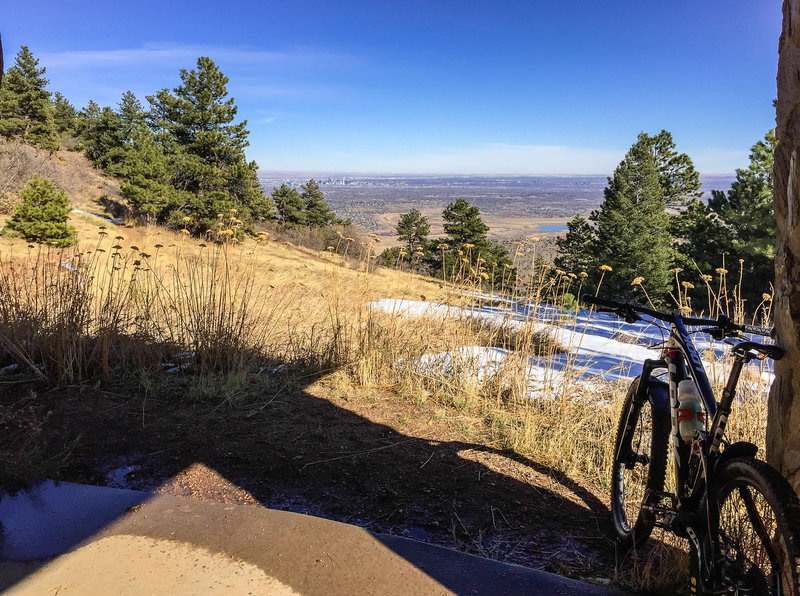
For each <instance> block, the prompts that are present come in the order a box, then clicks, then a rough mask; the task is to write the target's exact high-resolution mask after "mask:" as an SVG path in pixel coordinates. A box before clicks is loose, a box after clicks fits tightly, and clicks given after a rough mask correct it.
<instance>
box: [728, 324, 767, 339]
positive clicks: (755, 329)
mask: <svg viewBox="0 0 800 596" xmlns="http://www.w3.org/2000/svg"><path fill="white" fill-rule="evenodd" d="M737 327H739V329H741V330H742V331H744V332H745V333H749V334H751V335H765V336H767V337H772V333H773V331H774V329H771V328H769V327H761V326H760V325H737Z"/></svg>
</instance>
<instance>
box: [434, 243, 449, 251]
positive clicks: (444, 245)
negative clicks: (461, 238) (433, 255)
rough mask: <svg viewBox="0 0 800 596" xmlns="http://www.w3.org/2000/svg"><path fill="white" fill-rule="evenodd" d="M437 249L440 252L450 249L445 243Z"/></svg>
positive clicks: (438, 245) (437, 246)
mask: <svg viewBox="0 0 800 596" xmlns="http://www.w3.org/2000/svg"><path fill="white" fill-rule="evenodd" d="M436 248H438V249H439V250H447V249H448V248H449V247H448V246H447V245H446V244H445V243H444V242H442V243H441V244H437V245H436Z"/></svg>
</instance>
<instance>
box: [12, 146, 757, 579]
mask: <svg viewBox="0 0 800 596" xmlns="http://www.w3.org/2000/svg"><path fill="white" fill-rule="evenodd" d="M2 150H3V147H0V160H2V159H3V153H2ZM11 153H12V154H13V153H14V152H13V151H12V152H11ZM73 156H74V154H68V155H67V156H66V159H67V160H69V159H78V158H79V157H78V156H74V157H73ZM34 157H35V158H36V159H40V158H41V156H38V155H33V156H28V157H26V159H29V161H31V163H33V161H32V160H33V159H34ZM41 159H43V158H41ZM41 163H42V164H45V165H47V164H50V166H52V165H53V163H52V162H48V161H47V160H44V161H42V162H41ZM37 167H38V166H37ZM42 167H44V165H42ZM48 167H49V166H48ZM70 171H71V169H70ZM51 173H52V172H51ZM53 175H55V174H53ZM93 176H95V174H94V173H93V171H91V172H86V171H84V172H83V173H82V174H79V175H71V176H67V178H69V180H68V181H62V182H61V184H62V185H63V186H67V183H69V184H71V185H72V187H73V188H74V189H75V190H74V193H75V194H74V195H73V200H74V201H75V200H76V199H75V197H78V198H77V204H78V205H83V206H84V207H85V210H86V211H91V212H95V211H98V210H99V207H100V205H99V204H98V203H97V201H98V200H99V197H100V196H101V195H102V194H103V193H104V192H105V190H108V188H110V186H113V183H110V182H108V181H106V180H105V179H102V178H100V177H98V178H94V177H93ZM56 182H57V183H58V180H56ZM104 185H110V186H104ZM71 194H72V193H71ZM70 223H71V224H72V225H73V226H75V227H76V228H77V230H78V237H79V244H78V245H77V246H76V247H73V248H71V249H62V250H59V249H52V248H41V247H30V246H29V245H27V243H25V242H24V241H21V240H15V239H12V238H6V237H2V236H0V296H2V297H3V299H2V300H0V365H8V364H11V363H16V364H19V365H21V366H22V367H24V369H25V370H27V371H28V372H29V374H31V375H35V376H37V377H39V378H41V379H43V380H45V381H47V382H48V383H52V384H56V385H58V384H60V385H64V384H74V383H81V382H85V381H92V380H94V379H97V378H101V379H102V378H106V379H107V378H110V377H113V376H132V377H135V378H137V379H139V382H140V383H142V384H144V385H145V387H146V389H147V391H150V390H154V391H155V390H157V386H158V383H159V379H162V378H163V377H164V371H165V369H173V370H177V371H178V374H182V375H186V376H191V377H192V379H193V381H192V386H191V390H190V391H189V392H188V396H189V398H191V399H204V400H219V401H222V402H224V401H235V400H236V399H237V395H239V394H240V393H241V392H240V389H241V387H243V386H246V385H247V384H248V383H249V382H250V380H251V379H252V378H253V377H258V376H259V375H261V374H263V373H264V372H265V371H271V370H277V369H281V365H285V366H283V367H282V370H284V371H286V375H287V377H288V379H289V382H291V379H292V378H294V379H296V380H301V381H303V382H305V381H304V380H305V379H308V378H316V377H318V376H320V375H328V376H329V379H330V380H331V381H332V382H333V383H335V384H336V385H337V386H339V387H340V388H342V389H343V390H344V391H346V390H347V388H349V387H352V388H358V389H359V391H361V392H363V391H369V390H371V389H378V388H379V389H382V390H384V389H389V390H392V391H395V392H397V393H398V394H400V395H403V396H406V397H407V398H408V399H409V400H410V401H412V402H419V401H428V400H431V401H433V402H434V403H436V404H440V405H441V406H442V407H444V408H454V409H457V410H458V411H460V412H463V413H464V415H465V416H467V417H468V418H469V419H470V420H472V421H473V422H474V423H475V424H480V425H483V426H484V429H485V430H486V431H487V433H486V434H488V436H489V437H490V441H491V442H492V446H494V447H498V448H501V449H506V450H510V451H513V452H516V453H521V454H525V455H528V456H530V457H531V458H533V459H535V460H536V461H538V462H540V463H542V464H544V465H547V466H549V467H551V468H552V469H554V470H556V471H558V472H561V473H564V474H567V475H574V476H579V477H581V478H583V479H585V480H586V481H588V482H591V483H593V484H594V485H595V486H599V487H603V488H605V489H608V482H609V478H610V476H611V465H612V461H611V452H612V442H613V440H614V434H615V431H616V424H617V419H618V416H619V410H620V408H621V404H622V400H623V399H624V396H625V391H626V387H625V386H624V385H625V384H608V383H603V382H601V381H599V380H598V381H596V382H593V383H592V384H591V385H590V384H587V383H585V382H584V381H583V380H582V374H581V373H582V371H581V370H580V369H578V368H577V367H576V366H568V367H567V368H566V369H564V370H556V368H555V367H552V368H550V369H549V370H545V372H544V375H543V378H541V379H538V378H533V377H532V374H531V371H530V369H529V362H530V360H531V358H534V357H535V358H538V359H539V361H540V362H545V363H546V362H548V361H549V357H550V356H552V355H553V354H555V353H557V352H559V351H561V350H563V349H564V347H561V346H558V345H557V344H556V343H555V342H554V341H553V340H552V338H550V337H549V336H548V335H547V334H546V333H543V332H541V331H540V330H539V328H538V327H537V326H536V325H534V324H533V321H534V319H536V318H539V319H541V318H542V317H544V316H545V315H547V317H549V320H550V322H551V323H553V324H557V325H565V324H570V322H572V321H574V314H575V312H574V306H573V305H572V302H571V300H570V296H571V295H572V294H577V293H579V291H580V290H581V289H582V285H581V284H582V278H581V277H576V276H570V275H567V274H565V273H564V272H560V271H554V270H552V269H551V268H549V267H538V268H534V263H535V259H536V250H537V242H538V241H537V240H534V239H531V240H530V241H529V242H528V243H527V244H526V245H525V246H519V247H518V248H520V249H522V250H518V251H517V252H518V256H517V257H516V258H517V259H519V258H520V256H521V255H525V256H524V258H526V259H530V263H528V264H526V268H527V269H528V270H530V271H531V272H532V273H531V275H530V278H529V279H526V280H524V281H523V282H521V283H517V282H516V281H515V280H512V279H510V278H508V279H505V278H504V279H503V281H502V283H501V284H499V287H497V288H493V290H497V291H498V292H499V291H503V292H504V293H508V292H509V291H512V289H513V291H514V292H516V295H517V297H518V299H519V300H520V301H523V302H525V303H529V304H531V305H532V306H531V311H530V312H529V313H528V314H527V318H526V320H525V321H522V322H519V321H515V320H514V308H515V307H514V305H513V304H511V303H510V302H508V301H505V300H503V299H497V298H494V297H491V296H492V294H491V293H490V294H484V293H483V290H484V288H482V287H481V281H482V280H483V279H485V276H483V275H482V273H485V272H483V271H481V270H480V267H479V268H478V270H477V271H476V270H470V269H469V267H467V266H466V265H459V266H458V267H457V268H454V269H453V270H452V271H449V272H447V273H448V280H447V282H446V283H443V282H441V281H438V282H437V281H434V280H431V279H427V278H422V277H420V276H416V275H413V274H409V273H404V272H402V271H394V270H389V269H385V268H377V269H376V268H375V266H374V259H373V258H372V257H373V255H374V254H376V252H378V248H377V246H376V245H374V244H371V243H370V241H367V240H361V241H357V240H354V241H353V242H352V243H349V242H347V241H346V240H345V239H344V238H343V237H340V238H339V240H337V243H339V242H344V243H345V244H344V245H342V246H337V247H336V248H335V250H333V251H324V250H323V251H315V250H311V249H308V248H298V247H297V246H295V245H294V243H292V242H286V241H281V242H278V241H274V240H268V241H263V240H262V241H255V240H251V239H247V240H245V241H244V242H243V243H241V244H213V243H203V242H200V241H197V240H194V239H191V238H188V237H186V236H184V235H182V234H180V233H173V232H170V231H167V230H164V229H161V228H155V227H138V228H128V227H124V226H115V225H113V224H111V223H109V222H105V221H103V220H102V219H100V218H98V217H94V216H91V215H87V214H79V213H73V214H72V215H71V217H70ZM343 253H347V254H343ZM519 264H520V263H515V265H519ZM491 277H494V276H491ZM512 286H513V288H512ZM678 287H679V286H678ZM728 296H735V289H734V290H732V291H730V292H729V291H728V290H727V288H726V287H725V283H724V280H720V282H719V283H718V284H716V285H714V287H713V288H712V284H710V283H709V303H710V304H711V305H712V307H713V309H715V310H716V311H722V312H725V311H726V310H727V311H729V312H731V313H732V314H736V313H737V310H736V306H735V304H733V305H731V304H730V303H729V298H727V297H728ZM379 298H408V299H414V300H420V299H421V300H427V301H437V302H441V303H443V304H449V305H453V306H454V307H455V308H458V311H457V312H458V313H460V314H459V316H456V317H441V316H423V317H408V316H405V315H402V314H400V313H399V312H398V313H384V312H380V311H377V310H376V309H373V308H371V307H370V303H371V302H372V301H374V300H377V299H379ZM677 298H678V300H679V301H680V300H681V297H680V295H678V297H677ZM726 300H728V301H727V302H726ZM489 305H490V306H492V307H493V308H495V309H496V310H497V311H498V313H499V315H500V316H499V317H498V318H496V320H499V321H500V323H497V322H491V323H490V322H487V321H486V319H483V318H481V317H480V316H478V315H479V313H480V312H481V310H482V309H483V308H484V307H485V306H489ZM762 314H763V312H762ZM472 346H488V347H493V348H498V349H500V350H503V351H507V352H508V353H509V356H508V357H507V358H506V359H505V360H504V361H503V363H502V365H500V366H497V367H494V368H493V369H492V370H491V373H490V374H485V369H484V367H483V365H482V363H481V362H479V361H478V360H477V359H476V357H475V353H474V351H473V350H471V347H472ZM567 348H568V347H567ZM425 354H429V355H430V354H440V355H446V356H447V365H446V366H430V367H429V366H425V365H423V364H422V363H421V361H420V357H421V356H422V355H425ZM729 364H730V363H729V362H724V361H718V362H715V363H714V365H713V367H712V370H713V375H712V376H713V377H714V380H715V383H716V384H717V385H719V383H721V382H722V379H723V378H724V373H725V368H726V367H727V366H729ZM746 380H747V381H750V382H747V383H744V385H745V386H746V389H747V391H746V392H745V393H743V397H742V402H741V404H739V407H738V408H737V409H736V411H735V412H734V416H733V417H732V418H731V421H730V424H729V427H728V436H729V437H731V438H732V439H736V438H738V437H742V438H746V439H747V440H755V441H756V442H758V443H760V444H762V445H763V437H764V428H765V421H766V402H765V399H764V398H763V395H764V394H763V390H764V381H763V380H761V377H759V376H758V375H751V376H750V377H749V378H748V379H746ZM532 383H534V384H536V387H537V392H538V398H537V399H530V390H531V386H532ZM27 407H28V405H27V404H22V403H21V404H20V407H19V408H18V409H17V410H15V411H14V412H10V413H8V414H7V415H6V418H2V419H0V427H2V424H8V423H9V421H13V420H16V419H17V418H16V417H22V418H24V417H25V416H26V412H28V410H27V409H26V408H27ZM34 430H35V429H34ZM465 432H466V431H465ZM29 434H30V436H35V433H29ZM18 439H19V440H20V441H21V440H22V439H20V438H19V437H18ZM35 446H36V443H35V441H33V442H32V443H26V442H24V441H23V442H19V443H15V449H16V450H17V451H20V452H31V454H32V455H33V451H34V450H35ZM679 546H680V544H679V543H677V542H675V541H674V539H670V538H669V537H665V536H662V537H661V546H659V547H657V548H656V549H654V550H651V551H649V552H648V553H645V554H640V555H639V556H638V558H637V557H636V556H634V557H632V558H630V559H626V560H625V561H621V562H620V576H619V578H617V579H618V580H619V581H620V582H621V583H622V584H625V585H633V586H636V587H644V588H649V589H655V590H661V591H664V592H669V591H670V590H671V589H672V588H671V587H674V586H675V581H676V580H675V577H676V576H675V569H676V567H677V568H680V567H681V566H682V565H684V564H685V556H684V554H683V551H682V549H681V548H679Z"/></svg>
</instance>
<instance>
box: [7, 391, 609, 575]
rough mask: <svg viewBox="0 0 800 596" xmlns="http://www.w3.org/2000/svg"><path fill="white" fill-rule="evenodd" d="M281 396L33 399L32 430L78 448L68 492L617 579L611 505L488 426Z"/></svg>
mask: <svg viewBox="0 0 800 596" xmlns="http://www.w3.org/2000/svg"><path fill="white" fill-rule="evenodd" d="M23 381H24V380H23ZM275 381H276V379H274V378H273V379H272V380H271V381H270V382H269V383H267V382H263V387H262V385H257V386H255V387H254V389H257V390H259V391H262V390H263V392H262V393H261V394H260V395H259V396H258V399H255V398H253V399H250V400H249V401H243V402H240V403H238V404H236V405H231V404H229V403H224V404H219V403H218V402H214V403H201V402H192V401H189V400H188V399H186V398H184V397H179V396H181V394H182V393H183V392H184V391H185V389H181V387H182V386H184V385H185V383H184V385H182V384H181V383H182V380H181V379H174V380H170V381H169V382H171V383H173V384H174V385H175V387H174V388H173V390H172V391H171V392H170V393H167V392H165V391H163V388H162V391H160V392H159V394H160V395H172V396H174V397H169V398H168V397H159V398H154V397H152V396H150V397H147V398H145V397H144V395H143V394H141V393H140V391H139V390H138V389H136V388H134V387H130V386H129V387H127V388H123V387H105V386H103V387H102V388H100V387H97V386H95V387H92V386H80V387H72V388H67V389H61V390H50V391H47V390H45V389H36V388H34V391H35V393H36V395H35V397H32V400H33V402H32V403H34V404H35V405H34V406H33V407H32V409H30V410H26V411H27V412H29V413H28V414H26V415H29V416H36V417H39V418H41V417H42V412H45V411H47V410H49V411H50V412H51V413H50V415H49V417H47V420H46V422H45V425H44V428H43V432H42V433H41V436H40V439H39V443H40V445H39V450H38V452H37V453H39V454H40V456H41V458H44V456H45V455H47V454H51V453H55V452H58V451H59V450H63V448H64V446H65V445H71V444H72V442H73V441H75V440H76V438H77V442H76V443H75V444H74V447H73V448H72V450H71V452H70V453H69V456H68V457H67V459H66V460H65V461H64V462H63V463H62V464H61V465H60V467H59V468H58V470H57V471H56V470H55V469H52V468H51V469H50V470H49V471H50V475H55V476H57V477H58V478H60V479H63V480H69V481H75V482H83V483H90V484H101V485H112V486H113V485H114V484H115V481H114V479H116V483H117V484H118V483H119V482H120V481H122V482H123V484H126V485H127V486H129V487H130V488H134V489H142V490H151V491H157V492H159V493H167V494H174V495H181V496H187V497H193V498H197V499H204V500H213V501H222V502H239V503H251V504H254V505H255V504H261V505H264V506H266V507H270V508H274V509H284V510H291V511H295V512H300V513H306V514H311V515H316V516H320V517H325V518H329V519H334V520H338V521H342V522H346V523H351V524H355V525H358V526H362V527H364V528H367V529H369V530H371V531H375V532H382V533H390V534H396V535H400V536H406V537H410V538H415V539H418V540H424V541H427V542H431V543H436V544H441V545H444V546H449V547H455V548H458V549H461V550H465V551H468V552H471V553H476V554H480V555H484V556H488V557H492V558H497V559H500V560H505V561H508V562H514V563H520V564H523V565H528V566H532V567H536V568H540V569H544V570H547V571H552V572H555V573H559V574H562V575H569V576H573V577H579V578H583V579H587V578H597V577H603V578H611V577H612V576H613V575H614V565H613V560H614V559H613V548H612V546H611V543H610V541H609V539H608V536H609V526H608V519H609V513H608V508H607V505H606V502H607V497H606V495H605V494H603V493H602V492H600V491H598V490H596V489H594V488H592V487H591V486H589V485H588V483H586V482H583V481H582V480H581V479H580V478H568V477H565V476H563V475H560V474H558V473H555V472H554V471H553V470H552V469H551V468H549V467H548V466H546V465H544V464H542V463H539V462H536V461H533V460H531V459H528V458H525V457H521V456H518V455H515V454H512V453H508V452H502V451H499V450H497V449H496V448H493V447H491V446H490V445H491V441H490V440H489V439H488V437H487V436H486V431H485V430H484V429H483V425H482V424H481V422H480V421H479V420H476V419H474V418H468V417H466V416H462V415H461V413H460V412H459V411H458V410H454V409H452V408H449V409H448V408H445V407H442V406H441V405H437V404H434V403H431V402H428V403H412V402H410V401H409V400H407V399H403V398H402V397H399V396H397V395H396V394H394V393H392V392H388V391H386V392H376V391H370V392H367V391H366V390H355V389H352V388H349V387H348V388H347V389H342V388H340V387H339V386H338V385H336V384H334V383H332V382H331V381H330V380H326V379H321V380H318V381H316V382H315V383H313V384H311V385H309V386H307V387H305V388H300V387H297V388H295V389H287V388H286V385H285V384H284V383H282V382H275ZM22 387H26V383H25V382H22V381H16V380H11V381H5V382H4V383H3V384H0V409H2V408H4V407H7V408H10V407H12V405H14V404H19V403H20V401H19V396H20V395H23V394H25V393H27V392H28V391H30V389H29V388H27V387H26V388H25V389H21V388H22ZM275 388H278V390H277V391H276V389H275ZM33 426H35V425H33ZM0 448H2V445H0ZM0 450H1V449H0ZM127 466H130V468H126V467H127ZM30 469H33V470H34V471H35V469H36V468H35V467H34V468H30V467H29V470H28V471H30ZM128 470H130V471H129V472H128V473H125V472H126V471H128ZM23 471H24V470H23ZM114 471H116V475H115V474H114Z"/></svg>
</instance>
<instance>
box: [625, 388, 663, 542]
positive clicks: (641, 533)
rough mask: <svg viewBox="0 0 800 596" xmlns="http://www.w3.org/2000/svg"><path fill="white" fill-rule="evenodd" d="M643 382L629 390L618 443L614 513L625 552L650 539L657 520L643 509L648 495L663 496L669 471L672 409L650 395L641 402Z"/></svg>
mask: <svg viewBox="0 0 800 596" xmlns="http://www.w3.org/2000/svg"><path fill="white" fill-rule="evenodd" d="M640 379H641V377H639V378H637V379H636V380H635V381H634V382H633V383H632V384H631V386H630V389H628V395H627V397H626V398H625V403H624V404H623V406H622V413H621V414H620V419H619V426H618V427H617V437H616V440H615V441H614V467H613V470H612V476H611V512H612V515H613V518H614V530H615V532H616V536H617V544H618V546H619V547H620V548H622V549H629V548H631V547H634V546H641V545H642V544H643V543H644V542H646V541H647V539H648V538H649V537H650V533H651V532H652V531H653V526H654V525H655V516H654V515H653V514H652V513H651V512H649V511H647V510H646V509H644V508H643V506H644V505H645V495H646V491H647V490H648V489H649V490H650V491H654V492H656V493H660V492H661V491H662V490H663V488H664V477H665V475H666V470H667V448H668V444H669V432H670V420H669V409H668V406H667V405H665V404H663V403H661V402H660V401H658V400H656V399H655V398H654V396H652V395H651V394H650V391H648V392H647V399H645V400H644V401H640V400H639V399H637V396H636V394H637V390H638V387H639V382H640ZM655 500H657V498H655Z"/></svg>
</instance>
